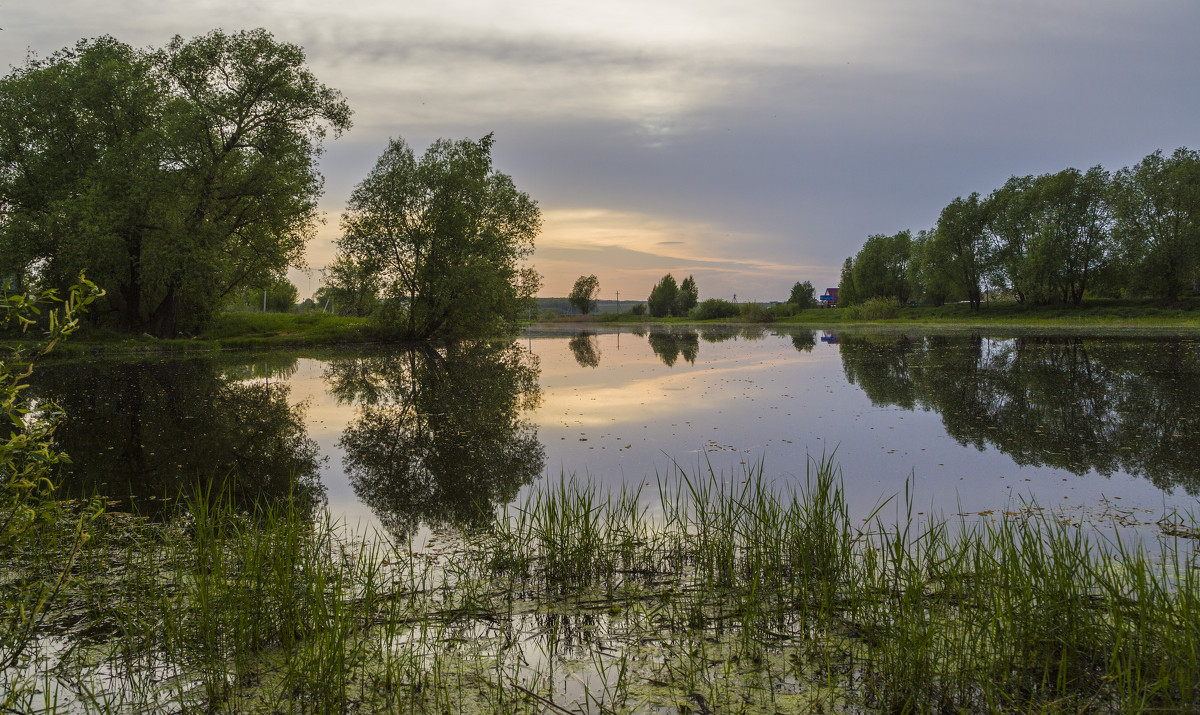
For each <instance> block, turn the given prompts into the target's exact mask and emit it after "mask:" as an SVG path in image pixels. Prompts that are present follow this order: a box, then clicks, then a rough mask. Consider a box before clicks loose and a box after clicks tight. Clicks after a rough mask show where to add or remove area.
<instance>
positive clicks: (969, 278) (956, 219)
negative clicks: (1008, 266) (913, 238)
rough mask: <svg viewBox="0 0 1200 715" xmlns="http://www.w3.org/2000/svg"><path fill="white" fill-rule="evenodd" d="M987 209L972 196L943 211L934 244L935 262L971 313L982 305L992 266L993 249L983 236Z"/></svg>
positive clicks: (939, 218)
mask: <svg viewBox="0 0 1200 715" xmlns="http://www.w3.org/2000/svg"><path fill="white" fill-rule="evenodd" d="M987 218H988V215H987V207H986V206H985V205H984V203H983V202H982V201H980V200H979V194H976V193H973V194H971V195H970V196H968V197H967V198H965V199H964V198H962V197H961V196H960V197H958V198H956V199H954V200H953V201H951V202H950V204H949V205H948V206H946V208H944V209H942V214H941V216H940V217H938V225H937V233H936V237H935V238H934V241H933V246H932V248H933V251H934V252H935V253H936V254H938V255H937V256H936V259H935V260H937V261H938V262H939V263H942V264H943V265H944V266H945V267H946V270H947V272H948V274H949V275H950V276H951V278H952V279H953V281H954V283H955V285H956V287H957V289H958V292H959V293H961V294H963V295H965V296H966V297H967V300H968V301H969V302H970V303H971V309H972V310H979V306H980V303H982V302H983V290H982V288H981V287H980V281H981V279H982V278H983V277H984V276H985V275H986V273H987V271H988V270H989V268H990V266H991V251H990V250H989V248H990V246H989V244H988V242H987V240H986V236H985V235H984V228H985V227H986V226H987Z"/></svg>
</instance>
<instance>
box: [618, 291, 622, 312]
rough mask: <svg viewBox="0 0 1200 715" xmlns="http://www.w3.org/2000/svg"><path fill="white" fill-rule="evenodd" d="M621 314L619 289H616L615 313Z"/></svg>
mask: <svg viewBox="0 0 1200 715" xmlns="http://www.w3.org/2000/svg"><path fill="white" fill-rule="evenodd" d="M620 314H621V291H617V315H620Z"/></svg>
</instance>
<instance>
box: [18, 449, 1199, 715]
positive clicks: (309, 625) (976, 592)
mask: <svg viewBox="0 0 1200 715" xmlns="http://www.w3.org/2000/svg"><path fill="white" fill-rule="evenodd" d="M659 491H660V493H661V494H662V497H661V499H660V500H659V501H658V502H657V503H656V504H651V505H649V506H648V505H647V500H646V499H645V498H644V495H643V494H641V493H640V492H638V491H636V490H635V491H621V492H617V493H607V492H602V491H601V490H599V489H598V488H597V487H595V486H594V485H591V484H587V483H584V482H581V481H578V480H574V479H563V480H561V481H559V482H557V483H552V484H550V485H548V486H545V487H543V488H542V489H541V490H540V491H538V492H535V493H534V494H532V495H531V496H530V497H529V498H528V499H527V500H526V501H525V502H524V503H522V504H520V505H518V506H515V507H510V508H509V510H508V511H507V512H506V513H505V514H502V515H500V517H498V518H497V520H496V521H495V523H494V524H492V525H491V527H490V528H487V529H484V530H481V531H475V532H471V533H466V534H458V535H439V536H438V537H437V538H436V539H435V543H434V544H433V545H432V546H430V547H429V548H427V549H425V550H421V551H413V550H410V549H409V548H407V547H404V546H400V547H398V548H387V549H383V548H368V547H364V546H359V547H357V548H352V547H351V546H347V545H344V544H341V543H339V541H338V539H337V538H336V537H335V530H334V529H332V528H331V527H329V526H328V525H327V524H325V523H323V522H322V521H320V520H318V521H317V522H316V524H315V525H314V524H313V523H312V521H311V520H310V519H309V518H307V517H306V516H305V515H303V514H300V513H297V512H296V511H295V510H294V509H290V508H287V507H284V508H276V509H273V510H270V511H268V512H267V513H265V514H262V515H260V518H258V519H253V518H250V517H248V516H246V515H241V514H239V513H237V512H236V511H235V510H234V509H233V508H232V507H231V506H230V505H229V502H228V501H227V500H225V499H222V498H220V497H216V496H211V495H209V496H206V497H204V498H193V499H192V500H191V501H190V502H189V506H188V507H187V511H186V513H184V512H181V514H180V516H179V518H178V519H176V520H175V521H174V522H172V524H171V525H170V526H163V527H156V526H153V525H150V524H147V523H144V522H140V521H138V520H129V519H125V520H124V521H123V522H121V525H118V523H117V522H110V528H109V529H108V530H107V531H106V532H105V533H101V534H99V535H98V536H97V538H96V539H94V540H93V543H92V544H91V545H90V546H89V550H88V551H87V553H86V554H85V555H84V556H83V557H82V560H81V568H80V570H79V573H78V575H77V578H76V580H75V581H74V585H73V589H74V590H73V591H72V593H70V594H68V595H66V596H65V597H64V600H63V601H62V603H60V604H59V608H60V610H59V611H58V612H57V616H58V618H57V621H56V626H57V628H58V632H59V633H62V634H65V635H63V636H62V638H63V639H64V640H60V641H54V642H58V643H68V644H70V645H69V646H66V647H64V649H60V650H59V651H58V652H57V653H54V652H52V651H46V652H43V654H42V655H41V656H40V657H39V659H36V660H35V661H34V662H32V663H30V664H29V665H28V667H27V668H26V669H25V670H23V671H22V672H21V673H5V674H3V675H2V676H0V678H3V679H4V680H2V681H0V689H3V688H5V687H7V686H11V685H12V684H13V683H14V682H15V680H14V679H16V678H19V677H21V676H22V674H24V675H28V676H30V677H35V678H37V679H38V682H42V679H44V678H50V679H52V680H53V679H55V678H58V679H59V683H60V686H59V688H60V692H61V693H63V694H64V696H65V694H66V693H67V692H72V691H73V692H74V693H75V694H76V696H77V697H79V698H81V699H86V698H91V697H94V698H97V699H98V700H99V701H100V702H101V703H105V702H108V703H109V704H110V705H112V706H113V709H117V710H120V709H128V710H136V709H137V708H138V707H140V706H142V705H143V704H145V703H153V702H158V703H160V704H161V703H164V702H166V703H171V702H173V703H176V704H179V705H182V706H184V707H187V708H191V709H195V710H205V709H207V710H210V711H218V712H232V711H243V710H252V709H254V708H255V707H258V706H270V705H277V704H278V703H283V702H289V703H293V709H295V710H296V711H302V712H344V711H352V712H353V711H362V712H377V711H397V712H409V711H413V712H447V711H452V712H459V711H467V712H575V711H578V710H580V709H582V710H584V711H589V712H646V711H656V709H660V708H665V709H667V710H669V711H672V712H713V713H716V712H766V713H774V712H802V711H808V710H822V709H838V708H841V707H848V708H851V709H855V708H859V709H866V710H899V711H914V712H917V711H920V712H925V711H931V710H940V711H959V710H1007V709H1013V710H1020V711H1030V710H1051V711H1068V710H1069V711H1083V710H1098V711H1113V712H1127V711H1138V710H1148V709H1155V708H1163V709H1180V710H1193V709H1195V708H1197V707H1198V706H1200V647H1198V645H1200V571H1198V567H1200V563H1198V557H1197V554H1196V552H1195V551H1194V550H1193V549H1192V545H1191V544H1189V543H1188V542H1186V541H1184V540H1181V539H1180V538H1179V537H1174V538H1166V539H1163V540H1161V541H1160V542H1159V544H1158V551H1157V555H1155V556H1153V557H1152V556H1150V555H1148V554H1147V553H1146V552H1144V551H1142V550H1141V548H1140V547H1137V546H1133V545H1131V544H1130V543H1128V542H1125V541H1121V540H1118V539H1108V540H1106V539H1103V538H1101V537H1098V536H1096V535H1095V534H1094V533H1093V532H1088V531H1087V530H1086V528H1085V527H1080V526H1077V525H1070V524H1066V523H1064V522H1062V521H1059V520H1057V519H1056V518H1054V517H1053V515H1051V514H1049V513H1048V512H1045V511H1042V510H1037V509H1027V510H1024V511H1022V512H1020V513H1012V514H1009V515H1007V516H1004V515H1000V514H994V515H992V517H993V519H994V520H991V519H984V520H978V521H973V520H968V519H967V518H965V517H960V518H958V519H957V520H955V521H953V522H945V521H937V520H935V521H931V522H919V521H917V520H916V519H915V518H914V517H913V515H912V511H911V509H910V510H908V511H904V509H905V507H907V506H908V504H906V503H905V502H900V504H899V506H900V509H901V512H900V515H899V518H898V519H897V521H896V523H891V522H889V521H885V520H883V519H882V518H874V519H872V520H870V521H869V522H868V523H866V524H865V525H863V526H861V527H856V526H855V525H854V524H852V523H850V521H849V518H848V515H847V509H846V505H845V501H844V494H843V490H842V486H841V482H840V478H839V474H838V472H837V470H836V468H835V467H833V465H832V464H830V463H829V462H823V463H819V464H814V465H812V468H811V469H810V474H809V478H808V481H807V484H806V485H805V486H804V487H803V488H802V489H800V490H799V491H797V492H795V493H783V494H781V493H779V492H777V491H775V490H773V489H772V488H771V487H770V485H769V484H768V483H767V481H766V480H765V479H764V478H763V475H762V472H761V469H752V470H750V471H749V472H748V473H746V474H744V475H741V477H739V478H737V479H732V480H723V479H721V478H720V477H719V476H716V475H712V474H709V475H706V476H688V475H685V474H680V475H677V476H675V477H672V478H663V479H660V481H659ZM18 556H19V557H20V559H21V560H22V561H21V563H20V565H19V567H18V568H20V569H31V570H36V569H37V568H38V567H39V563H41V562H42V560H44V559H52V558H54V555H53V553H52V552H48V551H47V552H43V551H37V552H21V553H19V554H18ZM6 559H7V555H6ZM47 642H48V643H49V642H51V641H47ZM60 658H61V662H58V663H57V665H56V667H55V668H54V669H53V670H51V666H52V665H55V661H56V660H59V659H60ZM106 677H107V678H109V679H104V678H106ZM88 689H94V692H91V691H89V690H88ZM89 692H91V694H87V693H89ZM31 697H32V696H31ZM120 699H124V701H123V702H120V703H118V702H117V701H118V700H120ZM110 701H111V702H110ZM33 704H34V703H31V702H23V703H17V704H16V705H15V706H14V707H18V708H21V707H25V708H29V706H31V705H33ZM118 705H119V706H120V707H117V706H118ZM101 709H103V708H101Z"/></svg>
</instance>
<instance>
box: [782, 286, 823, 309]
mask: <svg viewBox="0 0 1200 715" xmlns="http://www.w3.org/2000/svg"><path fill="white" fill-rule="evenodd" d="M787 302H788V303H789V304H790V305H794V306H796V307H797V308H800V309H804V308H816V307H817V292H816V290H815V289H814V288H813V284H812V283H811V282H810V281H804V282H803V283H801V282H799V281H797V282H796V284H795V285H793V286H792V293H791V295H789V296H788V299H787Z"/></svg>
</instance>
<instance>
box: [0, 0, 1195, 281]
mask: <svg viewBox="0 0 1200 715" xmlns="http://www.w3.org/2000/svg"><path fill="white" fill-rule="evenodd" d="M214 18H217V19H215V20H214ZM0 24H3V26H4V27H5V32H4V33H3V38H2V39H4V40H5V44H4V45H3V46H0V61H5V62H7V63H19V62H20V61H21V60H22V58H23V56H24V48H25V47H26V46H32V47H34V48H35V49H37V50H38V51H39V52H40V53H41V54H43V55H44V54H47V53H49V52H50V51H53V50H54V49H57V48H58V47H62V46H64V45H68V44H72V43H74V41H75V40H77V39H79V38H80V37H86V36H94V35H97V34H104V33H107V34H112V35H114V36H116V37H118V38H120V39H123V40H125V41H127V42H130V43H132V44H135V45H140V46H145V45H161V44H163V43H165V42H166V41H167V39H169V37H170V36H171V35H173V34H175V33H180V34H183V35H185V36H189V35H196V34H200V33H202V32H205V31H207V30H208V29H211V27H212V26H214V25H222V26H224V27H225V28H226V29H229V30H234V29H240V28H243V27H254V26H260V25H261V26H265V27H267V28H268V29H270V30H271V31H272V32H274V33H276V35H277V36H278V37H279V38H281V39H284V40H288V41H292V42H298V43H300V44H302V45H304V47H305V48H306V51H307V52H308V56H309V58H310V61H311V63H312V66H313V68H314V71H316V72H317V74H318V76H319V77H320V78H321V79H322V81H324V82H326V83H328V84H330V85H331V86H334V87H338V88H339V89H342V90H343V91H344V92H345V93H346V94H347V97H348V99H349V100H350V102H351V103H352V106H353V107H354V108H355V110H356V128H355V130H353V131H352V132H351V133H350V134H349V135H348V136H346V137H344V138H343V139H341V140H338V141H337V142H334V143H332V144H331V145H330V146H329V147H328V151H327V153H326V154H325V155H324V156H323V157H322V164H321V165H322V170H323V171H324V172H325V174H326V176H327V192H328V193H327V198H326V201H325V205H326V207H327V208H328V209H329V210H331V211H336V210H338V209H339V208H340V207H341V206H342V205H343V204H344V202H345V197H346V196H347V195H348V194H349V191H350V189H351V188H352V187H353V185H354V183H356V182H357V181H358V180H359V179H361V177H362V176H363V175H365V173H366V172H367V171H368V170H369V169H370V167H371V165H372V164H373V163H374V160H375V157H376V156H377V155H378V153H379V152H380V151H382V149H383V147H384V145H385V143H386V141H387V138H388V136H403V137H405V138H406V139H407V140H408V141H409V142H410V143H411V144H412V145H413V146H415V147H418V148H419V147H422V146H424V145H425V144H427V143H428V142H429V141H431V140H433V139H434V138H436V137H438V136H450V137H460V136H470V137H478V136H481V135H483V134H485V133H487V132H489V131H495V132H496V134H497V140H498V141H497V145H496V162H497V166H498V167H499V168H500V169H501V170H502V171H506V172H508V173H510V174H512V175H513V177H514V179H515V180H516V182H517V185H518V186H520V187H521V188H523V189H525V190H527V191H529V192H530V194H532V195H533V196H534V197H535V198H537V199H538V200H539V202H540V203H541V205H542V206H543V207H544V208H546V209H555V208H561V207H571V208H578V207H595V208H598V209H604V210H607V211H612V212H618V213H624V214H640V215H645V216H648V217H661V218H663V219H664V220H667V221H673V222H675V223H700V224H704V225H706V226H708V227H709V230H708V231H707V232H706V233H705V235H704V237H703V240H704V241H705V242H706V243H705V244H704V246H703V247H702V248H703V255H704V256H705V259H704V261H703V262H699V263H698V264H697V265H695V266H693V268H694V269H695V270H704V271H711V275H708V280H709V281H711V282H714V283H715V282H728V285H729V286H733V289H732V290H730V291H729V292H735V291H736V287H735V286H736V284H737V281H739V280H741V281H743V282H744V285H746V286H751V285H753V286H763V290H764V292H766V291H768V290H773V291H775V292H776V293H777V294H778V295H780V296H786V292H787V289H788V288H790V285H791V283H792V282H793V281H794V280H803V279H809V280H812V281H813V283H814V284H820V285H822V286H823V285H829V284H832V283H833V282H835V281H836V274H837V269H838V267H839V266H840V264H841V261H842V259H843V258H844V257H845V256H847V255H849V254H851V253H853V252H854V251H856V250H857V248H858V246H859V245H860V244H861V242H862V240H863V239H864V238H865V237H866V236H867V235H869V234H871V233H879V232H888V233H890V232H893V231H896V230H899V229H902V228H912V229H919V228H926V227H929V226H931V225H932V224H933V222H934V221H936V219H937V214H938V212H939V210H940V209H941V207H942V206H944V205H945V204H946V203H947V202H948V201H949V200H951V199H953V198H954V197H955V196H957V195H965V194H967V193H970V192H971V191H980V192H983V193H986V192H988V191H990V190H991V189H992V188H995V187H996V186H998V185H1000V184H1001V183H1003V181H1004V180H1005V179H1006V178H1007V177H1008V176H1009V175H1012V174H1025V173H1040V172H1046V171H1056V170H1058V169H1061V168H1064V167H1066V166H1077V167H1081V168H1083V167H1087V166H1091V165H1094V164H1097V163H1099V164H1103V165H1105V166H1106V167H1108V168H1110V169H1116V168H1119V167H1121V166H1124V165H1129V164H1132V163H1134V162H1136V161H1138V160H1139V159H1140V158H1141V157H1142V156H1144V155H1145V154H1147V153H1149V152H1151V151H1153V150H1155V149H1158V148H1163V149H1167V150H1170V149H1173V148H1174V147H1176V146H1180V145H1189V146H1196V145H1200V124H1198V123H1197V121H1196V117H1197V116H1200V92H1197V91H1195V89H1196V79H1195V72H1196V69H1195V68H1196V67H1200V43H1196V42H1195V40H1194V33H1195V29H1196V28H1197V27H1200V5H1197V4H1196V3H1193V2H1185V1H1184V0H1174V1H1171V0H1163V1H1156V2H1146V3H1128V2H1124V1H1121V0H1090V1H1087V2H1084V0H1064V1H1063V2H1057V3H1045V2H1034V1H1033V0H1008V1H1006V2H1000V1H999V0H985V1H983V2H971V3H964V2H960V1H958V0H913V1H912V2H906V3H894V2H886V1H884V0H849V1H847V2H843V3H837V4H836V5H833V4H830V3H825V2H795V1H792V0H788V1H786V2H785V1H783V0H780V1H779V2H766V1H763V2H753V3H748V4H739V5H738V6H737V8H736V10H731V9H730V6H728V5H727V4H725V3H721V2H716V1H715V0H692V1H689V2H684V1H682V0H679V1H674V2H662V3H651V4H646V3H632V2H630V3H622V2H610V3H604V4H595V3H593V4H585V5H575V4H569V3H561V4H544V3H540V4H526V3H520V2H513V3H508V4H505V6H504V7H503V8H500V7H498V6H495V5H492V4H489V3H482V2H474V1H473V0H455V1H454V2H447V3H444V4H439V5H422V4H389V3H382V2H380V3H375V4H372V3H354V4H343V5H340V6H328V5H315V4H314V5H308V4H304V3H285V2H282V1H279V2H263V1H258V2H237V3H233V2H227V1H226V0H199V2H189V3H180V2H150V1H149V0H127V1H126V2H124V3H122V4H121V5H120V6H119V7H112V6H106V5H105V4H104V3H94V2H88V3H84V2H68V1H67V0H58V1H57V2H46V3H41V4H36V5H35V4H34V3H25V4H22V5H20V6H19V7H17V8H15V9H14V8H11V7H10V8H6V13H5V18H4V21H3V23H0ZM333 224H334V225H336V221H334V222H333ZM735 236H736V239H735V238H733V237H735ZM697 240H700V239H697ZM657 245H658V246H661V247H663V248H664V249H666V248H668V247H670V246H676V245H680V244H679V243H677V242H676V241H674V240H669V241H660V242H658V244H657ZM595 260H597V255H596V252H595V251H586V252H581V253H576V254H571V253H568V252H564V250H563V249H561V248H555V249H553V250H547V251H545V252H542V251H539V257H538V261H539V264H540V263H547V264H549V263H553V264H554V265H555V266H556V267H557V268H556V270H559V271H561V272H567V273H575V274H578V273H579V272H581V271H583V269H584V268H585V267H586V266H588V265H591V264H589V263H588V262H587V261H595ZM602 260H604V261H605V262H604V263H602V264H596V265H600V266H603V267H604V268H605V270H606V271H608V275H605V276H601V281H602V283H604V284H605V285H616V284H617V283H619V282H620V281H621V280H623V279H622V278H621V276H623V275H628V276H629V279H628V280H629V281H630V282H631V283H633V284H636V285H641V284H642V283H644V281H645V276H644V274H643V273H644V272H645V271H659V270H682V269H681V268H677V266H679V265H680V262H679V260H678V259H676V258H670V257H664V256H658V255H656V254H654V253H653V252H652V251H649V250H648V251H646V252H644V253H639V252H636V251H635V252H624V249H622V250H612V251H606V252H604V255H603V259H602ZM571 261H578V262H579V265H578V270H573V269H572V267H571V266H572V265H573V264H571ZM772 263H777V264H780V265H782V266H795V267H806V268H803V270H805V271H807V272H808V273H809V274H805V275H798V276H795V277H794V278H789V277H787V276H784V275H783V272H784V271H778V272H774V273H772V272H770V271H768V268H769V266H770V264H772ZM797 270H800V269H799V268H797ZM589 272H590V271H589ZM810 274H811V275H810ZM698 278H699V275H698ZM572 279H573V276H572ZM632 289H633V288H628V290H632ZM622 290H627V289H626V288H622ZM638 290H640V288H639V289H638ZM762 297H763V298H764V299H765V298H767V297H769V296H767V295H764V296H762Z"/></svg>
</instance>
